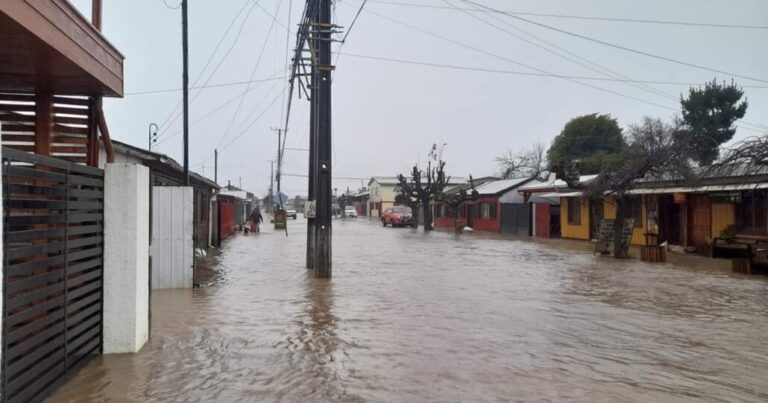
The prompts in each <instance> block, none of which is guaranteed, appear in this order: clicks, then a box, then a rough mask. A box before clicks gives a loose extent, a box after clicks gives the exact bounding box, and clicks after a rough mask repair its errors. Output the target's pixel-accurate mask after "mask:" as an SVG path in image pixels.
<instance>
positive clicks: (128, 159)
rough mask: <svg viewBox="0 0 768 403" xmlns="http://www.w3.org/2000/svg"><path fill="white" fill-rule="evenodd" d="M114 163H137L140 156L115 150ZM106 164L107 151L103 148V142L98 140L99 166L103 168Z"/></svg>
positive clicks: (139, 161)
mask: <svg viewBox="0 0 768 403" xmlns="http://www.w3.org/2000/svg"><path fill="white" fill-rule="evenodd" d="M115 164H139V165H141V158H138V157H134V156H132V155H128V154H123V153H119V152H115ZM106 166H107V151H106V150H104V143H102V142H99V168H101V169H104V167H106Z"/></svg>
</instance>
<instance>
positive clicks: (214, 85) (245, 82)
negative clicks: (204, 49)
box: [123, 77, 282, 96]
mask: <svg viewBox="0 0 768 403" xmlns="http://www.w3.org/2000/svg"><path fill="white" fill-rule="evenodd" d="M280 79H282V77H272V78H261V79H257V80H248V81H232V82H227V83H219V84H209V85H207V86H205V87H202V86H197V87H189V89H190V90H196V89H201V88H220V87H234V86H238V85H245V84H253V83H260V82H264V81H273V80H280ZM182 89H183V88H166V89H161V90H147V91H135V92H126V93H124V94H123V95H124V96H130V95H150V94H163V93H168V92H179V91H181V90H182Z"/></svg>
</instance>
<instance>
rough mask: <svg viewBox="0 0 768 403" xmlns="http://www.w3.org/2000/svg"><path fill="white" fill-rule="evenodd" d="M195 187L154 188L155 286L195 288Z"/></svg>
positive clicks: (153, 282)
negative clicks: (193, 222) (193, 235)
mask: <svg viewBox="0 0 768 403" xmlns="http://www.w3.org/2000/svg"><path fill="white" fill-rule="evenodd" d="M194 212H195V211H194V195H193V189H192V187H189V186H154V187H152V243H151V244H150V249H149V253H150V255H151V256H152V289H153V290H157V289H164V288H192V285H193V280H194V279H193V267H194V262H193V258H194V250H193V239H192V234H193V229H194V226H193V224H192V221H193V215H194Z"/></svg>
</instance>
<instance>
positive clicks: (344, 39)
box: [341, 0, 368, 45]
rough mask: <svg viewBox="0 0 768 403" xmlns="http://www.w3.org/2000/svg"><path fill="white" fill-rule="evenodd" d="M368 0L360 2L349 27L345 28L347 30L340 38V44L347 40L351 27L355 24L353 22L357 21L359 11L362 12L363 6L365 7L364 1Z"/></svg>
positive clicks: (365, 0)
mask: <svg viewBox="0 0 768 403" xmlns="http://www.w3.org/2000/svg"><path fill="white" fill-rule="evenodd" d="M367 1H368V0H363V2H362V3H361V4H360V8H358V9H357V14H355V18H353V19H352V22H351V23H350V24H349V28H347V32H346V33H345V34H344V37H343V38H341V44H342V45H344V42H346V41H347V37H348V36H349V33H350V32H352V27H354V26H355V22H357V18H358V17H360V13H362V12H363V7H365V3H366V2H367Z"/></svg>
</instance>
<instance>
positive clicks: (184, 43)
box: [181, 0, 189, 186]
mask: <svg viewBox="0 0 768 403" xmlns="http://www.w3.org/2000/svg"><path fill="white" fill-rule="evenodd" d="M181 51H182V54H183V59H184V72H183V74H182V82H183V84H182V87H183V94H184V95H183V98H184V100H183V103H184V116H183V118H182V119H183V129H184V185H185V186H189V43H188V35H187V0H181Z"/></svg>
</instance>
